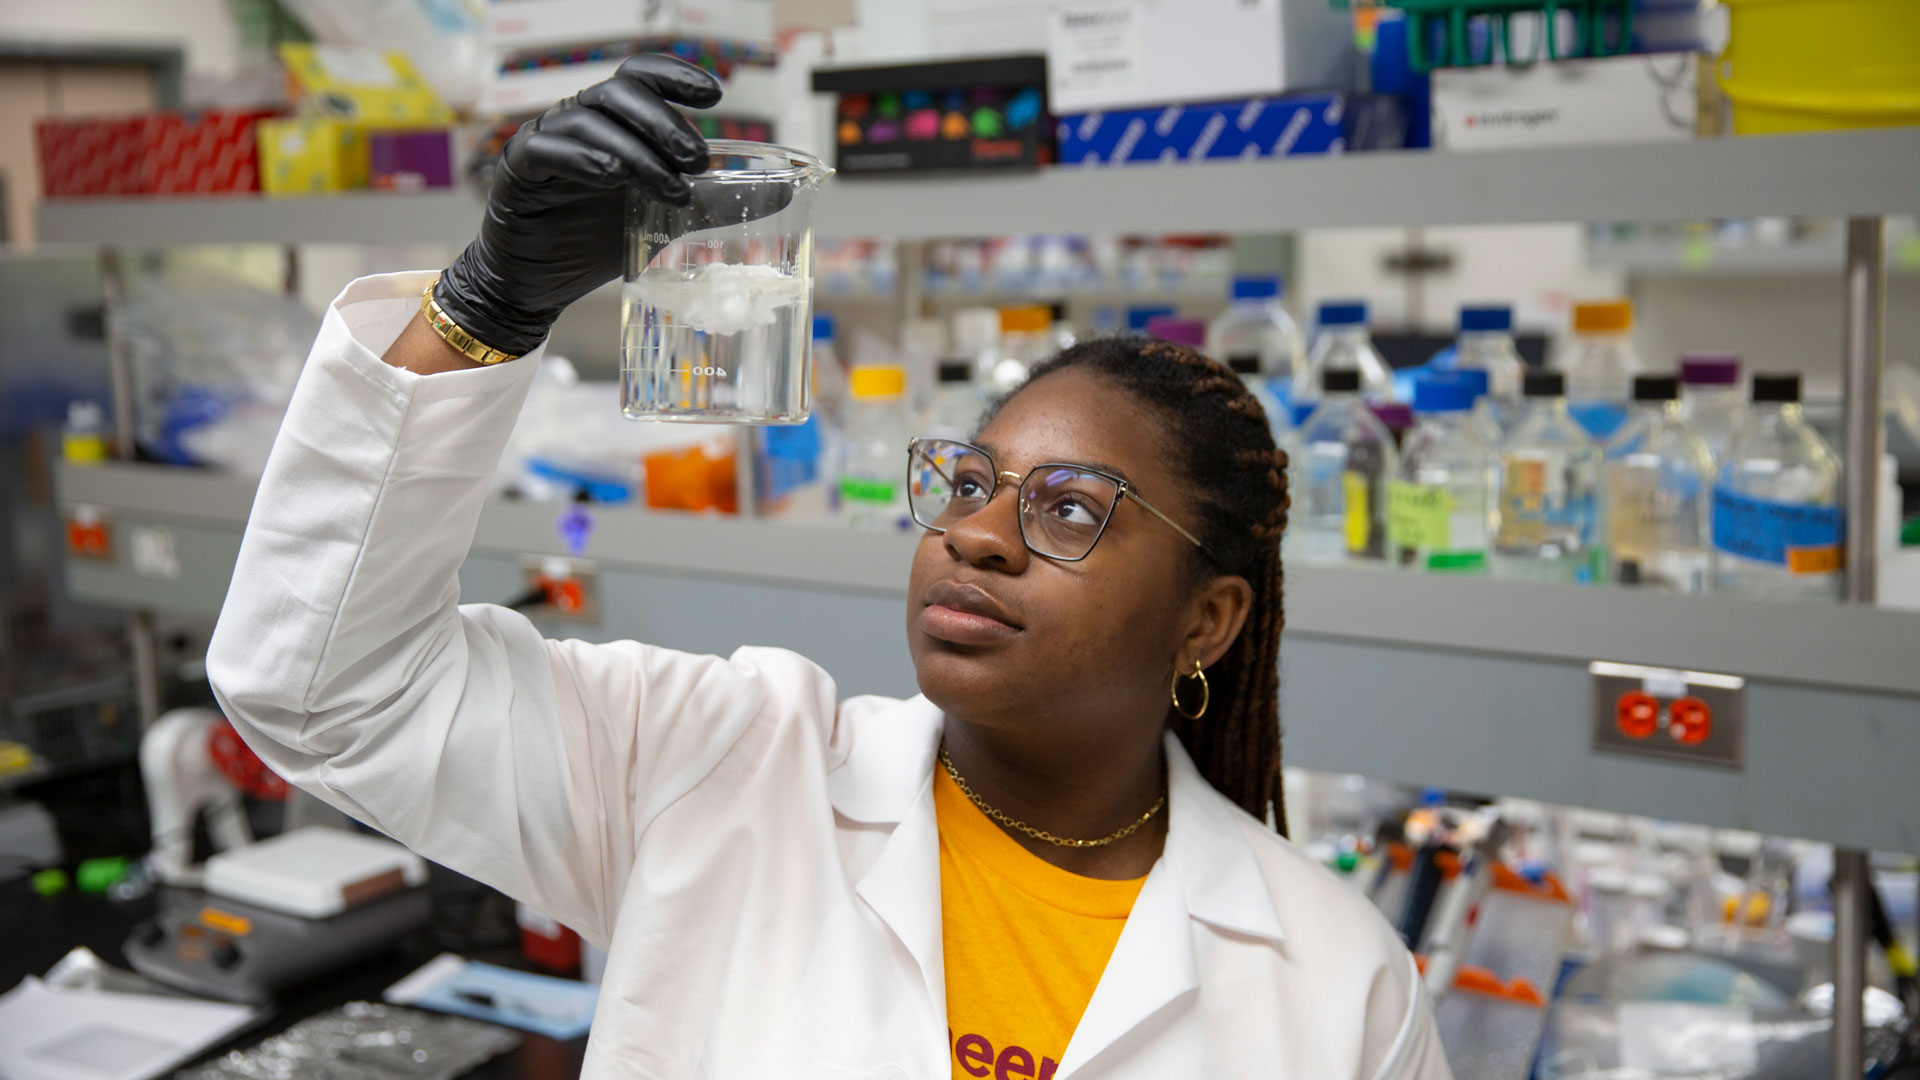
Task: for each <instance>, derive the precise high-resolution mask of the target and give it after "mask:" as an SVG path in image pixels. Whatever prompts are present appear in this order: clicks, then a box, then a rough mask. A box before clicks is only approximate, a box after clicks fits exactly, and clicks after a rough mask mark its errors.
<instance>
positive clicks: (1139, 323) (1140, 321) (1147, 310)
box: [1127, 304, 1179, 333]
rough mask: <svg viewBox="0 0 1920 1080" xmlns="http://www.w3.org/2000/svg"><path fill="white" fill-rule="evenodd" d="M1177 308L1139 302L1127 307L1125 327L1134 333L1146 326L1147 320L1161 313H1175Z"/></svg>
mask: <svg viewBox="0 0 1920 1080" xmlns="http://www.w3.org/2000/svg"><path fill="white" fill-rule="evenodd" d="M1178 313H1179V312H1178V310H1177V309H1175V308H1170V307H1163V306H1159V305H1154V304H1140V305H1136V306H1134V307H1130V308H1128V309H1127V329H1129V330H1132V331H1135V332H1136V333H1137V332H1139V331H1142V330H1145V329H1146V328H1147V322H1148V320H1151V319H1157V318H1159V317H1160V316H1162V315H1175V314H1178Z"/></svg>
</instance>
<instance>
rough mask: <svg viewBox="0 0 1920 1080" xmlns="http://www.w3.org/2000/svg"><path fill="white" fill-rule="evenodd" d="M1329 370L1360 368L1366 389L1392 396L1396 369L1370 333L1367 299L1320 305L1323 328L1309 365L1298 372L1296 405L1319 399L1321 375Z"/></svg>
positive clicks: (1372, 394)
mask: <svg viewBox="0 0 1920 1080" xmlns="http://www.w3.org/2000/svg"><path fill="white" fill-rule="evenodd" d="M1328 371H1353V372H1357V373H1359V376H1360V389H1361V392H1362V393H1364V394H1365V395H1367V396H1368V397H1371V398H1376V399H1380V400H1387V399H1390V398H1392V396H1393V372H1392V371H1391V370H1389V369H1388V368H1387V361H1386V360H1385V358H1383V357H1382V356H1381V355H1380V350H1378V349H1376V348H1374V346H1373V338H1372V337H1371V336H1370V335H1369V334H1368V333H1367V305H1366V302H1365V301H1363V300H1333V301H1328V302H1326V303H1323V304H1321V305H1320V332H1319V334H1318V335H1317V336H1316V337H1315V338H1314V339H1313V351H1312V352H1311V353H1310V354H1309V355H1308V357H1307V363H1306V366H1305V367H1303V368H1301V369H1300V370H1299V371H1297V372H1296V373H1295V376H1294V382H1293V404H1294V407H1295V408H1299V407H1300V406H1301V405H1303V404H1305V403H1307V402H1311V401H1317V400H1319V397H1320V376H1321V375H1322V373H1324V372H1328Z"/></svg>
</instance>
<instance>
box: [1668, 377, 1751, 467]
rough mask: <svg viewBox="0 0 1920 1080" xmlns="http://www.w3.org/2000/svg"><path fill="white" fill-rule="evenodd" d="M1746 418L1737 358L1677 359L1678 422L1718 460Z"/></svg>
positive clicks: (1745, 400)
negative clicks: (1678, 389) (1684, 424)
mask: <svg viewBox="0 0 1920 1080" xmlns="http://www.w3.org/2000/svg"><path fill="white" fill-rule="evenodd" d="M1746 416H1747V395H1746V394H1745V393H1744V392H1742V390H1741V389H1740V358H1739V357H1738V356H1735V355H1734V354H1733V353H1708V352H1696V353H1688V354H1687V355H1685V356H1683V357H1681V358H1680V419H1681V420H1683V421H1685V422H1686V425H1687V427H1688V428H1690V429H1692V431H1693V433H1694V434H1695V435H1698V436H1700V441H1701V442H1704V443H1706V444H1707V451H1708V452H1709V453H1711V454H1712V455H1713V459H1714V461H1716V462H1717V461H1719V460H1720V459H1721V458H1722V457H1724V456H1725V455H1726V452H1727V444H1728V443H1730V442H1732V441H1733V433H1734V432H1735V431H1736V430H1738V429H1739V427H1740V422H1741V421H1742V420H1744V419H1746Z"/></svg>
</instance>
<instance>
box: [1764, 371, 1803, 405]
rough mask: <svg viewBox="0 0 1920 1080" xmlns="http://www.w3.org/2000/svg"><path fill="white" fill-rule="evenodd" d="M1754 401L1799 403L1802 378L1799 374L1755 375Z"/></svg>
mask: <svg viewBox="0 0 1920 1080" xmlns="http://www.w3.org/2000/svg"><path fill="white" fill-rule="evenodd" d="M1753 400H1754V401H1756V402H1759V401H1779V402H1788V403H1793V402H1798V401H1799V400H1800V376H1799V375H1797V374H1768V373H1765V372H1759V373H1755V375H1754V376H1753Z"/></svg>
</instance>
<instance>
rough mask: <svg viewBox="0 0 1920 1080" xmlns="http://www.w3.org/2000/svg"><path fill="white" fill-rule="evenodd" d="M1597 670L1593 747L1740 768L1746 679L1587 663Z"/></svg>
mask: <svg viewBox="0 0 1920 1080" xmlns="http://www.w3.org/2000/svg"><path fill="white" fill-rule="evenodd" d="M1587 671H1588V672H1589V673H1590V674H1591V675H1592V676H1593V748H1594V749H1595V750H1599V751H1604V752H1606V753H1610V754H1634V755H1639V756H1642V757H1655V758H1662V759H1665V760H1668V761H1684V762H1690V763H1692V764H1696V765H1718V766H1723V767H1726V768H1733V769H1738V768H1739V767H1740V764H1741V759H1742V752H1743V747H1744V743H1745V735H1746V730H1745V721H1746V688H1747V680H1745V679H1743V678H1740V677H1739V676H1738V675H1715V674H1713V673H1711V672H1705V671H1681V670H1679V669H1677V668H1662V667H1646V666H1643V665H1640V664H1613V663H1608V662H1606V661H1595V662H1594V663H1592V664H1589V665H1587Z"/></svg>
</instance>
